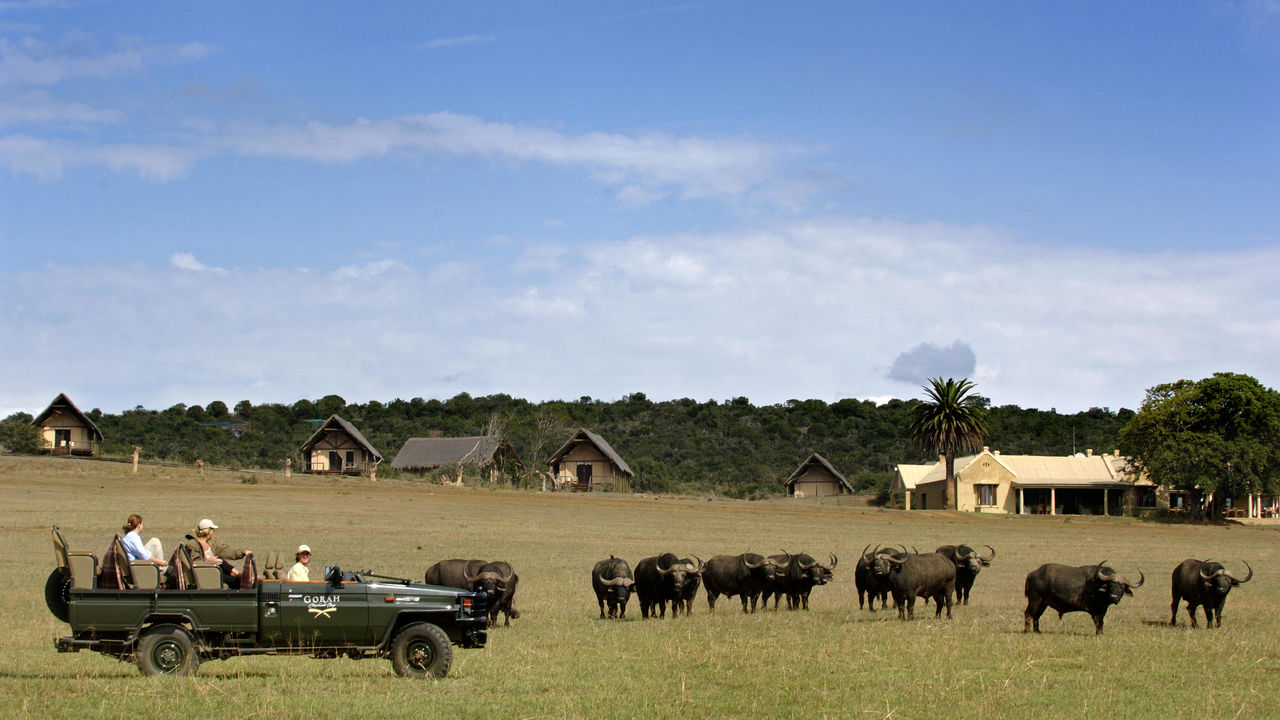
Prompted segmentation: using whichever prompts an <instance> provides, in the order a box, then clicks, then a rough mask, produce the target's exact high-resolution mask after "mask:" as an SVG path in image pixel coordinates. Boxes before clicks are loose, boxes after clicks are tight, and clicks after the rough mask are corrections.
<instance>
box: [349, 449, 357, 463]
mask: <svg viewBox="0 0 1280 720" xmlns="http://www.w3.org/2000/svg"><path fill="white" fill-rule="evenodd" d="M355 463H356V451H355V450H348V451H347V464H348V465H354V464H355Z"/></svg>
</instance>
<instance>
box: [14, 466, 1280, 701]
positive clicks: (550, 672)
mask: <svg viewBox="0 0 1280 720" xmlns="http://www.w3.org/2000/svg"><path fill="white" fill-rule="evenodd" d="M0 507H3V508H5V510H4V513H3V515H0V547H2V548H3V554H2V555H0V558H2V561H3V567H4V568H5V570H6V576H7V582H5V583H3V584H2V585H0V606H2V607H3V610H4V612H3V616H0V717H5V718H45V717H50V718H84V717H95V718H149V717H164V718H172V717H192V718H195V717H214V718H220V717H237V718H250V717H258V718H290V717H326V718H350V717H410V716H412V717H442V718H443V717H448V718H473V717H474V718H504V719H506V718H555V719H556V720H562V719H564V718H596V717H606V716H607V717H610V718H676V717H679V718H691V717H697V718H701V717H710V718H748V717H749V718H773V717H786V718H828V717H829V718H926V717H944V716H945V717H947V718H951V719H953V720H954V719H955V718H1004V717H1009V718H1022V717H1035V718H1040V719H1044V718H1080V717H1084V718H1124V717H1134V718H1139V717H1141V718H1149V717H1161V718H1200V717H1203V718H1209V717H1213V718H1220V717H1228V718H1229V717H1242V718H1261V717H1280V617H1278V613H1277V611H1280V604H1278V603H1277V602H1276V599H1275V598H1276V597H1277V591H1278V590H1280V564H1278V563H1277V550H1278V549H1280V528H1277V527H1244V526H1186V525H1165V524H1156V523H1147V522H1140V521H1137V520H1133V519H1127V518H1111V519H1103V518H1082V517H1071V518H1066V517H1056V518H1051V517H997V516H979V515H970V514H956V513H936V512H914V513H903V512H899V511H892V510H879V509H872V508H867V507H863V506H859V505H858V504H854V503H849V502H848V501H847V499H846V501H845V502H844V503H842V504H817V503H815V502H813V501H807V500H806V501H783V500H776V501H763V502H746V501H725V500H707V499H705V498H699V499H694V498H666V497H661V498H655V497H645V496H638V495H637V496H630V495H606V494H593V495H587V494H573V495H570V494H539V493H525V492H514V491H493V490H484V489H472V488H445V487H438V486H421V485H413V484H409V483H401V482H394V483H393V482H379V483H376V484H370V483H369V482H368V481H366V480H361V479H342V480H333V479H312V478H307V477H300V476H294V477H293V478H291V479H289V480H285V479H284V478H283V477H281V476H248V475H243V474H240V473H222V472H218V473H215V472H209V473H207V474H206V475H205V476H203V477H201V476H200V475H198V474H197V473H196V472H195V471H188V470H182V469H174V468H147V467H144V468H142V469H141V470H140V471H139V474H138V475H136V476H134V475H130V474H129V469H128V466H124V465H115V464H107V463H95V462H89V461H83V460H67V459H48V458H15V457H0ZM131 512H138V513H141V514H142V516H143V518H144V519H145V534H146V535H148V536H150V535H157V536H159V537H160V538H161V540H163V541H164V542H165V547H166V549H168V548H171V547H172V546H173V543H174V542H175V541H176V540H177V539H178V538H180V537H181V536H182V535H183V534H184V533H185V532H188V531H189V529H190V528H191V527H193V526H194V525H195V523H196V521H198V520H199V519H200V518H202V517H211V518H213V519H214V520H215V521H216V522H217V523H218V524H219V525H220V526H221V530H220V531H219V534H220V536H221V537H222V538H223V539H225V540H227V541H229V542H232V543H235V544H241V545H244V546H246V547H248V548H250V549H253V550H255V551H257V552H258V553H260V554H261V553H265V552H267V551H269V550H291V549H292V548H294V547H296V546H297V545H298V543H303V542H305V543H307V544H309V545H310V546H311V547H312V549H313V550H314V552H315V560H314V561H313V564H315V565H317V566H320V565H325V564H334V563H337V564H341V565H342V566H343V567H346V568H356V567H372V568H373V569H374V570H375V571H376V572H379V573H381V574H387V575H402V576H406V577H415V578H418V577H421V575H422V572H423V571H424V570H425V569H426V567H427V566H428V565H430V564H431V563H432V562H434V561H435V560H438V559H441V558H447V557H486V558H492V559H505V560H508V561H509V562H511V563H512V565H513V566H514V567H515V568H516V570H517V572H519V574H520V578H521V579H520V589H519V593H518V595H517V598H516V605H517V607H518V608H519V609H520V611H521V612H522V613H523V616H522V617H521V618H519V619H518V620H515V621H513V625H512V627H510V628H501V627H499V628H497V629H496V630H494V631H493V632H492V633H491V634H490V642H489V645H488V647H486V648H485V649H483V650H461V649H457V650H456V652H455V656H454V666H453V671H452V672H451V674H450V677H448V678H446V679H444V680H441V681H413V680H405V679H401V678H398V677H396V676H395V675H394V674H393V673H392V671H391V666H390V663H389V662H387V661H385V660H364V661H352V660H345V659H344V660H312V659H308V658H270V657H259V658H244V659H232V660H228V661H224V662H219V661H210V662H208V663H206V664H204V665H202V666H201V668H200V672H199V674H198V675H196V676H195V677H194V678H176V679H174V678H169V679H166V678H160V679H153V678H144V677H142V676H140V675H139V674H138V671H137V669H136V667H135V666H133V665H130V664H125V663H120V662H117V661H115V660H112V659H110V658H108V657H106V656H103V655H98V654H91V653H79V654H66V655H59V654H57V653H56V652H55V651H54V649H53V644H52V638H54V637H55V636H58V635H60V634H65V633H66V632H67V630H68V628H67V626H66V625H64V624H62V623H60V622H58V621H57V620H56V619H54V618H53V616H52V615H50V614H49V612H48V611H47V610H46V609H45V607H44V600H43V596H42V588H43V582H44V579H45V577H46V576H47V575H48V573H49V571H50V569H51V568H52V567H53V563H54V558H53V551H52V546H51V544H50V541H49V527H50V525H52V524H55V523H56V524H58V525H59V526H61V528H62V529H63V532H64V533H65V534H66V536H67V539H68V541H69V542H70V544H71V545H72V547H73V548H87V549H91V550H94V551H96V552H99V553H101V552H102V550H103V549H105V548H106V546H107V542H108V541H109V539H110V537H111V534H112V533H114V532H117V531H118V530H119V527H120V525H121V524H123V522H124V519H125V517H126V516H127V515H128V514H129V513H131ZM878 542H882V543H904V544H906V545H909V546H910V545H914V546H917V547H919V548H920V549H921V550H932V549H933V548H934V547H936V546H938V545H941V544H946V543H960V542H964V543H968V544H990V545H993V546H995V547H996V548H997V549H998V551H999V555H998V557H997V558H996V560H995V563H994V565H993V566H992V567H991V568H989V569H987V570H985V571H984V572H983V573H982V575H981V576H979V578H978V581H977V583H976V585H975V587H974V593H973V601H972V603H973V604H971V605H969V606H968V607H960V608H957V609H956V610H955V619H954V620H952V621H949V622H948V621H945V620H943V621H935V620H934V619H933V617H932V613H931V612H927V611H926V612H925V613H924V614H923V615H922V614H921V613H919V612H917V619H916V620H915V621H914V622H910V623H906V622H899V621H898V620H897V619H896V615H895V614H894V613H893V612H892V610H891V611H890V612H887V613H886V612H877V613H874V614H872V613H869V612H866V611H860V610H859V609H858V599H857V592H856V591H855V589H854V585H853V565H854V560H855V558H856V556H857V553H858V552H859V551H860V550H861V549H862V547H863V546H864V545H865V544H867V543H878ZM779 548H786V549H787V550H790V551H792V552H798V551H805V552H809V553H812V554H814V555H815V556H820V557H826V553H828V552H835V553H836V554H837V555H839V556H840V557H841V563H840V566H839V567H838V568H837V569H836V578H835V582H834V583H833V584H831V585H828V586H826V587H819V588H816V589H815V590H814V593H813V598H812V610H811V611H810V612H787V611H785V610H783V611H778V612H773V611H768V612H758V613H756V614H754V615H743V614H742V613H741V612H740V611H739V609H738V604H737V601H736V599H734V600H731V601H729V602H726V601H725V600H724V599H722V600H721V603H720V606H719V608H718V609H717V611H716V612H715V613H714V614H709V613H708V612H707V606H706V601H705V597H704V596H702V595H701V594H700V595H699V597H698V600H697V603H696V605H695V610H694V614H693V616H692V617H689V618H680V619H678V620H674V621H673V620H671V619H670V618H668V619H667V620H665V621H658V620H649V621H641V620H640V619H639V607H638V605H636V604H635V603H634V602H633V603H632V604H631V606H630V607H629V608H628V619H627V620H626V621H624V622H617V621H602V620H599V619H598V617H597V614H598V611H597V608H596V603H595V597H594V594H593V593H592V591H591V585H590V578H589V573H590V569H591V567H592V565H593V564H594V563H595V561H596V560H599V559H601V558H604V557H608V556H609V555H610V554H615V555H618V556H619V557H623V558H626V559H627V560H628V561H629V562H630V563H631V564H632V565H633V566H634V565H635V563H636V562H637V561H639V560H640V559H641V558H643V557H646V556H649V555H654V554H657V553H660V552H665V551H672V552H676V553H680V554H682V555H686V554H696V555H699V556H701V557H702V558H703V559H706V558H709V557H711V556H713V555H716V554H737V553H741V552H745V551H753V552H760V553H765V554H768V553H773V552H777V551H778V549H779ZM1207 556H1212V557H1213V558H1215V559H1219V560H1222V561H1224V562H1226V563H1227V565H1228V566H1229V567H1232V568H1241V569H1242V566H1241V565H1240V560H1242V559H1243V560H1248V561H1249V562H1250V564H1252V565H1253V567H1254V569H1255V571H1256V574H1255V579H1254V581H1253V582H1251V583H1249V584H1248V585H1245V586H1242V587H1241V588H1238V589H1237V590H1235V591H1234V592H1233V593H1232V594H1231V597H1230V598H1229V599H1228V601H1227V605H1226V612H1225V613H1224V616H1225V619H1224V621H1223V627H1222V629H1221V630H1214V631H1207V630H1204V629H1203V628H1200V629H1197V630H1196V631H1192V630H1191V629H1190V628H1188V627H1187V624H1186V615H1185V612H1184V613H1181V614H1180V617H1179V626H1178V627H1177V628H1170V627H1169V626H1168V620H1169V576H1170V573H1171V571H1172V569H1173V567H1174V566H1175V565H1176V564H1177V563H1178V562H1180V561H1181V560H1183V559H1184V558H1187V557H1199V558H1205V557H1207ZM1103 559H1107V560H1109V561H1110V564H1112V565H1113V566H1114V567H1115V568H1116V569H1117V570H1118V571H1119V572H1121V573H1123V574H1127V575H1130V576H1131V577H1133V578H1136V577H1137V574H1138V569H1139V568H1141V569H1142V570H1143V571H1144V572H1145V573H1146V577H1147V582H1146V585H1145V586H1144V587H1142V588H1139V589H1138V590H1136V591H1135V593H1136V596H1135V597H1133V598H1126V599H1125V600H1124V601H1123V602H1122V603H1121V604H1120V605H1118V606H1116V607H1113V608H1112V609H1111V611H1110V613H1109V614H1108V615H1107V630H1106V634H1104V635H1103V636H1102V637H1095V636H1094V634H1093V624H1092V623H1091V622H1090V620H1089V617H1088V616H1087V615H1084V614H1081V613H1075V614H1071V615H1067V616H1066V617H1065V618H1063V620H1062V621H1059V620H1058V619H1057V616H1056V613H1053V612H1052V611H1050V612H1049V613H1046V614H1045V616H1044V618H1043V619H1042V622H1041V627H1042V629H1043V630H1044V633H1043V634H1042V635H1040V636H1033V635H1023V634H1022V610H1023V608H1024V607H1025V601H1024V599H1023V596H1022V584H1023V580H1024V578H1025V577H1026V574H1027V573H1028V572H1029V571H1030V570H1032V569H1034V568H1035V567H1036V566H1038V565H1039V564H1041V563H1043V562H1063V563H1069V564H1085V563H1090V562H1097V561H1099V560H1103ZM919 610H920V607H919V606H917V611H919Z"/></svg>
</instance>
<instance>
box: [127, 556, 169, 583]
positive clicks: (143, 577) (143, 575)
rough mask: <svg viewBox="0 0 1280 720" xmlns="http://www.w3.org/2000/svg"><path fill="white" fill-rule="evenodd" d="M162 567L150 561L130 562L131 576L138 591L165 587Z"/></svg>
mask: <svg viewBox="0 0 1280 720" xmlns="http://www.w3.org/2000/svg"><path fill="white" fill-rule="evenodd" d="M161 572H162V571H161V570H160V566H159V565H156V564H155V563H153V562H151V561H150V560H130V561H129V574H130V575H131V576H132V577H133V586H134V587H135V588H137V589H138V590H155V589H157V588H160V587H164V581H163V579H162V578H161V576H160V574H161Z"/></svg>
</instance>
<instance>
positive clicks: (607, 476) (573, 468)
mask: <svg viewBox="0 0 1280 720" xmlns="http://www.w3.org/2000/svg"><path fill="white" fill-rule="evenodd" d="M583 464H590V465H591V483H592V484H596V483H608V482H612V481H614V480H621V479H624V478H617V477H615V475H616V474H617V471H616V469H615V467H614V465H613V462H612V461H610V460H609V458H607V457H605V456H604V453H601V452H600V451H599V450H596V448H595V446H594V445H591V444H590V443H580V444H579V445H578V446H577V447H575V448H573V449H572V450H570V451H569V452H567V453H565V454H564V456H563V457H561V458H560V472H559V473H558V474H557V475H556V478H557V481H558V482H559V483H560V484H564V483H576V482H578V466H579V465H583Z"/></svg>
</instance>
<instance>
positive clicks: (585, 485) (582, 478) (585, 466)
mask: <svg viewBox="0 0 1280 720" xmlns="http://www.w3.org/2000/svg"><path fill="white" fill-rule="evenodd" d="M576 489H578V490H590V489H591V463H582V464H580V465H578V487H577V488H576Z"/></svg>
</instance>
